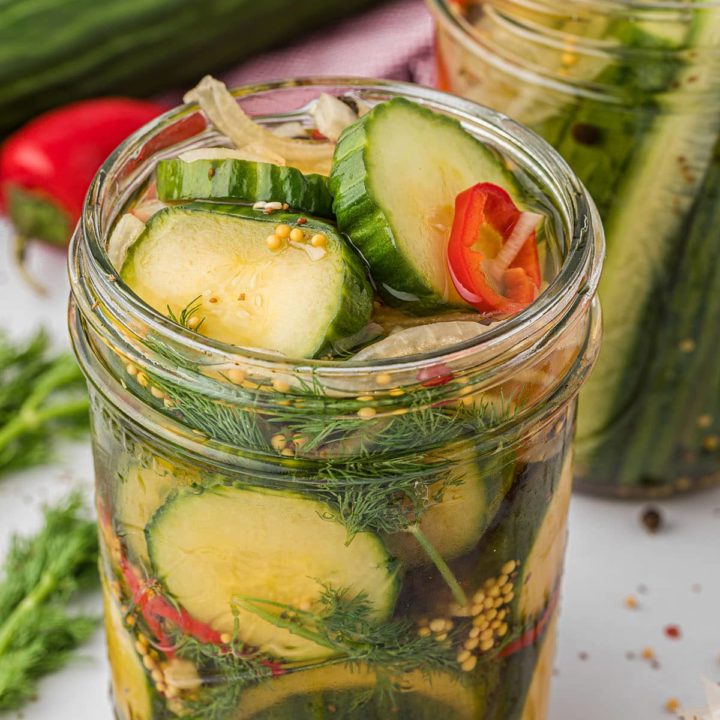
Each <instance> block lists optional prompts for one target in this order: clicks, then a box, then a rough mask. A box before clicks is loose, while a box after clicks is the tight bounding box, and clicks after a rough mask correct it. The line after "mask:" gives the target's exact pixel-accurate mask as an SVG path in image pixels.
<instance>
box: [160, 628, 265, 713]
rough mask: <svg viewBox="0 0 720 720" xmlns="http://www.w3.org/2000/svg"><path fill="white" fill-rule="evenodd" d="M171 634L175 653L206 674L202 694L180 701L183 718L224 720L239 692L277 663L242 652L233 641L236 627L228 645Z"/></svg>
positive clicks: (239, 695)
mask: <svg viewBox="0 0 720 720" xmlns="http://www.w3.org/2000/svg"><path fill="white" fill-rule="evenodd" d="M172 637H173V641H174V643H173V644H174V652H175V653H176V654H177V656H178V657H181V658H184V659H186V660H190V661H191V662H192V663H193V664H194V665H195V666H196V667H197V668H198V669H199V671H200V672H201V674H202V675H204V676H206V677H207V680H206V682H205V688H204V689H203V692H202V694H201V695H200V696H199V697H198V698H197V699H194V698H188V699H185V700H184V701H183V717H188V718H191V719H193V718H197V720H226V718H228V717H229V716H230V714H231V713H232V712H233V711H235V710H236V708H237V706H238V703H239V702H240V698H241V696H242V693H243V691H244V690H245V689H246V688H247V687H249V686H250V685H254V684H256V683H258V682H260V681H261V680H264V679H267V678H270V677H272V676H273V665H277V663H274V662H273V661H270V660H269V659H266V658H263V657H262V656H261V655H258V654H251V653H248V652H246V651H245V650H244V648H243V647H242V645H241V644H240V643H239V642H238V640H237V628H236V632H235V637H234V638H233V641H232V643H231V644H230V647H227V646H223V647H219V646H217V645H212V644H210V643H203V642H201V641H200V640H198V639H197V638H195V637H193V636H192V635H187V634H183V633H180V632H178V633H177V634H176V635H174V636H172Z"/></svg>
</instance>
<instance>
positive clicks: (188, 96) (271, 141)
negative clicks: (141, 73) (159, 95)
mask: <svg viewBox="0 0 720 720" xmlns="http://www.w3.org/2000/svg"><path fill="white" fill-rule="evenodd" d="M183 99H184V101H185V102H196V103H198V105H199V106H200V108H201V109H202V111H203V112H204V113H205V114H206V115H207V117H208V119H209V120H210V122H211V123H212V124H213V125H214V126H215V127H216V128H217V129H218V130H219V131H220V132H221V133H223V134H224V135H226V136H227V137H228V138H229V139H230V140H231V141H232V143H233V144H234V145H235V146H236V147H237V148H238V149H240V150H242V149H244V148H246V147H247V146H248V145H250V146H252V147H253V148H254V150H255V151H257V152H260V151H269V152H272V153H275V154H277V155H280V156H281V157H283V158H284V159H285V161H286V162H287V164H288V165H292V166H294V167H299V169H300V170H304V171H308V170H310V169H312V170H314V171H316V172H322V171H323V170H325V171H326V172H329V169H330V165H331V163H332V155H333V151H334V149H335V148H334V145H333V144H331V143H317V142H311V141H307V140H294V139H292V138H285V137H279V136H278V135H275V134H274V133H273V132H271V131H270V130H268V129H266V128H264V127H262V126H260V125H258V124H257V123H255V122H253V121H252V119H251V118H250V117H249V116H248V115H246V114H245V113H244V112H243V110H242V108H241V107H240V106H239V105H238V104H237V102H236V101H235V98H234V97H233V96H232V94H231V93H230V92H229V91H228V89H227V88H226V87H225V85H224V84H223V83H221V82H220V81H219V80H216V79H215V78H213V77H211V76H210V75H206V76H205V77H204V78H203V79H202V80H201V81H200V82H199V83H198V84H197V86H196V87H194V88H193V89H192V90H190V91H189V92H187V93H185V97H184V98H183Z"/></svg>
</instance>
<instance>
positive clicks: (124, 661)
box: [102, 577, 153, 720]
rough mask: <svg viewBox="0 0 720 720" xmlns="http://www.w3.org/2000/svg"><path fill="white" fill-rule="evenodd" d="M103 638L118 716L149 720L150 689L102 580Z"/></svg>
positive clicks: (132, 645)
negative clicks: (104, 639)
mask: <svg viewBox="0 0 720 720" xmlns="http://www.w3.org/2000/svg"><path fill="white" fill-rule="evenodd" d="M102 589H103V607H104V618H105V637H106V639H107V649H108V658H109V660H110V671H111V673H112V693H113V699H114V700H115V706H116V708H117V710H118V713H119V717H121V718H132V719H133V720H150V718H152V717H153V700H152V698H153V690H152V686H151V684H150V678H149V677H148V674H147V672H146V671H145V668H144V667H143V664H142V662H141V661H140V658H139V657H138V654H137V653H136V652H135V643H134V640H133V638H132V636H131V635H130V633H129V632H128V631H127V630H126V629H125V626H124V625H123V620H122V617H121V615H120V611H119V609H118V607H117V604H116V602H115V600H114V599H113V597H112V595H111V594H110V590H109V589H108V587H107V581H106V580H105V578H104V577H103V579H102Z"/></svg>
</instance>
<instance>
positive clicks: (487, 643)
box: [480, 638, 495, 652]
mask: <svg viewBox="0 0 720 720" xmlns="http://www.w3.org/2000/svg"><path fill="white" fill-rule="evenodd" d="M493 645H495V641H494V640H493V639H492V638H489V639H488V640H482V641H481V642H480V652H487V651H488V650H492V648H493Z"/></svg>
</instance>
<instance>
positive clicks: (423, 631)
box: [418, 627, 432, 637]
mask: <svg viewBox="0 0 720 720" xmlns="http://www.w3.org/2000/svg"><path fill="white" fill-rule="evenodd" d="M418 635H419V636H420V637H429V636H430V635H432V630H430V628H429V627H421V628H420V629H419V630H418Z"/></svg>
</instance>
